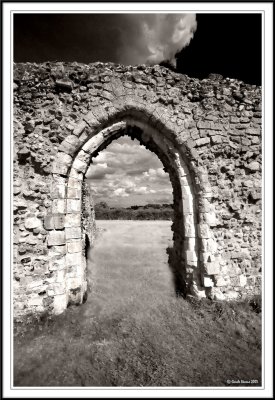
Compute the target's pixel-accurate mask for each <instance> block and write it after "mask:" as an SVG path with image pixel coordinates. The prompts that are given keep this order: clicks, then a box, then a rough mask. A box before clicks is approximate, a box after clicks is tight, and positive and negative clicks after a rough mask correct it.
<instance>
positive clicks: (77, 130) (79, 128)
mask: <svg viewBox="0 0 275 400" xmlns="http://www.w3.org/2000/svg"><path fill="white" fill-rule="evenodd" d="M86 126H87V124H86V122H85V121H81V122H80V123H79V124H77V126H76V127H75V129H74V131H73V134H74V135H76V136H80V135H81V133H82V132H83V131H84V129H85V128H86Z"/></svg>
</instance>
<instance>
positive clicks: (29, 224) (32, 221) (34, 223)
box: [25, 217, 42, 229]
mask: <svg viewBox="0 0 275 400" xmlns="http://www.w3.org/2000/svg"><path fill="white" fill-rule="evenodd" d="M41 226H42V222H41V220H40V219H39V218H36V217H29V218H26V219H25V228H26V229H34V228H40V227H41Z"/></svg>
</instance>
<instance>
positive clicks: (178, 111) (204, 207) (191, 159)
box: [13, 63, 262, 318]
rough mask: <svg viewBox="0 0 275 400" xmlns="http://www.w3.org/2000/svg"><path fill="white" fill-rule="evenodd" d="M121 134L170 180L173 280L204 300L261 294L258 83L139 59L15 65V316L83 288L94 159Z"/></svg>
mask: <svg viewBox="0 0 275 400" xmlns="http://www.w3.org/2000/svg"><path fill="white" fill-rule="evenodd" d="M121 135H129V136H131V137H133V138H137V139H138V140H139V141H140V142H141V143H142V144H144V145H145V146H146V147H147V148H148V149H150V150H151V151H153V152H155V153H156V154H157V155H158V157H159V158H160V160H161V161H162V163H163V165H164V168H165V169H166V171H167V172H168V173H169V175H170V179H171V183H172V187H173V196H174V221H173V225H172V228H173V233H174V247H173V249H172V251H171V253H170V254H169V259H170V260H169V261H170V265H171V266H172V270H173V271H174V275H175V281H176V284H177V286H178V287H180V288H181V290H182V291H183V292H185V293H191V294H193V295H194V296H198V297H209V298H212V299H217V300H223V299H239V298H242V297H243V296H248V295H253V294H258V293H259V292H260V290H261V159H262V156H261V88H260V87H256V86H254V85H253V86H251V85H247V84H245V83H243V82H240V81H236V80H233V79H228V78H226V79H224V78H223V77H221V76H220V75H211V76H209V77H208V78H207V79H204V80H202V81H200V80H198V79H191V78H189V77H187V76H185V75H180V74H177V73H174V72H171V71H170V70H168V69H166V68H164V67H160V66H153V67H148V66H145V65H141V66H137V67H130V66H129V67H125V66H122V65H115V64H103V63H96V64H89V65H84V64H77V63H69V64H66V63H44V64H29V63H27V64H16V65H15V66H14V136H13V148H14V164H13V182H14V188H13V195H14V200H13V212H14V239H13V249H14V266H13V277H14V283H13V299H14V315H15V317H16V318H21V317H23V316H24V315H27V314H33V313H34V314H36V313H42V312H53V313H56V314H58V313H60V312H62V311H63V310H65V309H66V307H67V306H68V305H69V304H77V303H81V302H83V301H84V300H85V298H86V295H87V293H86V292H87V282H86V250H87V246H88V245H89V243H92V241H93V238H94V231H95V222H94V211H93V202H92V199H91V195H90V194H89V190H88V185H87V184H86V183H85V173H86V171H87V168H88V167H89V164H90V161H91V159H92V158H93V157H95V156H96V155H97V154H98V152H100V151H101V150H102V149H104V148H105V147H106V146H107V145H108V144H109V143H111V141H113V140H115V139H117V138H118V137H120V136H121Z"/></svg>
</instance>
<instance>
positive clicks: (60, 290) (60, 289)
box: [51, 282, 66, 295]
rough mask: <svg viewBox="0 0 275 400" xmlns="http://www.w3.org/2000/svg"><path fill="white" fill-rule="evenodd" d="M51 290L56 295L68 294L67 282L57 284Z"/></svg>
mask: <svg viewBox="0 0 275 400" xmlns="http://www.w3.org/2000/svg"><path fill="white" fill-rule="evenodd" d="M51 288H52V290H54V293H55V295H60V294H65V292H66V286H65V282H55V283H53V284H52V285H51Z"/></svg>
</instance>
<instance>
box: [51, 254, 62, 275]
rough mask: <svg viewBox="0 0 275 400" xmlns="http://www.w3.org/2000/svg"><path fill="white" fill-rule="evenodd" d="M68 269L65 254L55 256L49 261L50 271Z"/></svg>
mask: <svg viewBox="0 0 275 400" xmlns="http://www.w3.org/2000/svg"><path fill="white" fill-rule="evenodd" d="M65 268H66V257H65V254H60V255H57V256H53V257H52V258H51V259H50V260H49V271H59V270H63V269H65Z"/></svg>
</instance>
